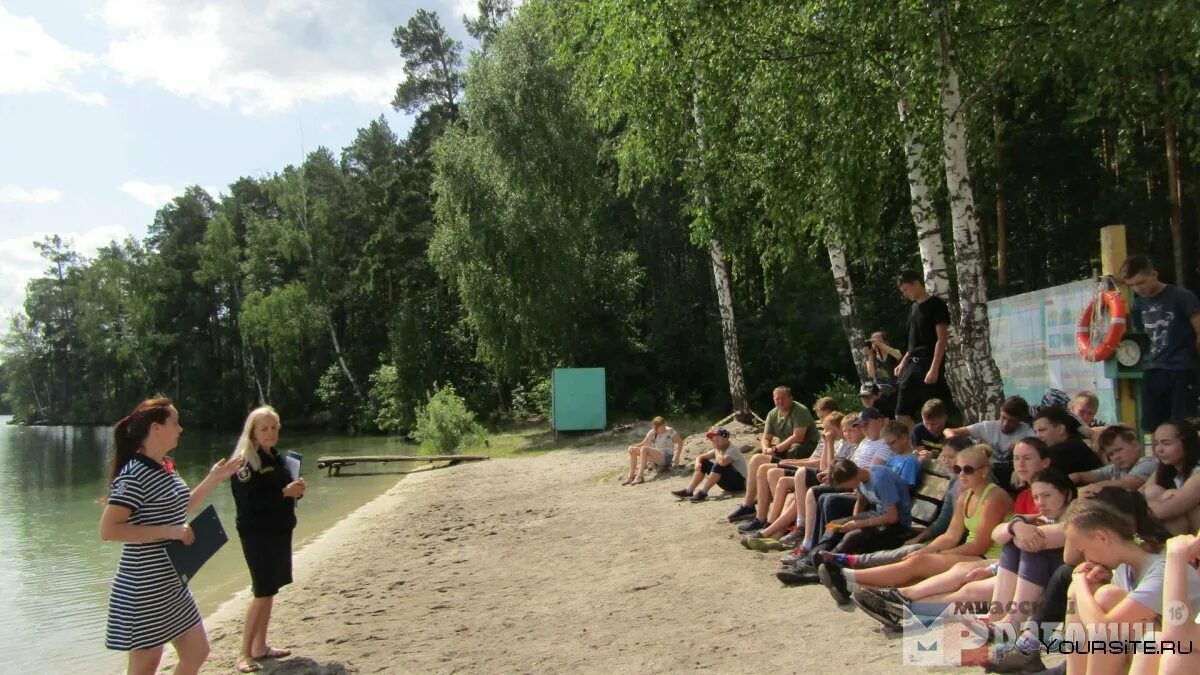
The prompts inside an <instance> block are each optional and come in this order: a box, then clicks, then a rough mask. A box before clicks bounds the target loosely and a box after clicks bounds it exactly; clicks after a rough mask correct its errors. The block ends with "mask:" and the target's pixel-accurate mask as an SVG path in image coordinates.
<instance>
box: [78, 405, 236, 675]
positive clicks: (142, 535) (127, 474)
mask: <svg viewBox="0 0 1200 675" xmlns="http://www.w3.org/2000/svg"><path fill="white" fill-rule="evenodd" d="M182 432H183V427H181V426H179V412H178V411H176V410H175V406H173V405H171V401H170V400H168V399H165V398H157V399H150V400H148V401H142V403H140V404H139V405H138V407H137V408H135V409H134V410H133V412H131V413H129V415H127V416H126V417H125V418H123V419H122V420H121V421H120V422H117V424H116V428H114V429H113V445H114V450H113V463H112V474H111V479H110V485H109V491H108V498H107V500H106V504H107V505H106V506H105V507H104V515H102V516H101V517H100V538H101V539H103V540H104V541H119V542H122V543H123V544H124V546H123V547H122V548H121V562H120V563H118V565H117V575H116V577H115V578H114V579H113V582H112V591H111V594H110V595H109V601H108V628H107V630H106V631H105V638H104V644H105V646H107V647H108V648H109V649H117V650H121V651H125V652H129V668H128V672H129V673H131V675H142V674H147V675H152V674H153V673H156V672H158V663H159V661H160V660H161V659H162V653H163V645H165V644H166V643H168V642H170V643H171V644H172V645H174V647H175V651H176V652H178V654H179V664H178V665H177V666H176V667H175V672H176V673H178V674H189V673H197V672H199V671H200V666H202V665H203V664H204V661H205V659H207V658H208V637H207V636H206V635H205V633H204V624H202V623H201V622H200V612H198V611H197V610H196V601H195V600H193V599H192V592H191V591H190V590H188V587H187V585H186V584H184V583H183V582H182V581H181V580H180V579H179V575H178V574H177V573H176V572H175V568H174V566H173V565H171V559H170V558H169V557H167V544H168V543H170V542H171V541H172V540H177V541H182V542H183V543H185V544H191V543H192V542H193V541H194V540H195V535H194V534H193V533H192V529H191V528H190V527H188V526H187V524H186V523H187V514H188V512H189V511H194V510H196V509H197V508H198V507H199V506H200V505H201V504H203V503H204V501H205V500H206V499H207V498H208V495H209V493H210V492H212V490H213V488H214V487H216V486H217V483H220V482H221V481H223V480H225V479H227V478H229V476H230V475H232V474H233V472H235V471H237V470H238V469H239V468H241V465H242V461H241V460H240V459H237V458H234V459H232V460H224V459H222V460H221V461H219V462H217V463H216V464H215V465H213V468H212V470H211V471H209V473H208V477H207V478H205V479H204V480H203V481H201V482H200V484H199V485H197V486H196V487H195V488H194V489H191V490H189V489H188V486H187V483H184V482H183V479H182V478H180V477H179V474H178V473H176V472H175V467H174V465H173V464H172V463H171V460H170V458H168V457H167V453H169V452H171V451H172V450H174V449H175V445H176V444H177V443H178V442H179V434H181V433H182Z"/></svg>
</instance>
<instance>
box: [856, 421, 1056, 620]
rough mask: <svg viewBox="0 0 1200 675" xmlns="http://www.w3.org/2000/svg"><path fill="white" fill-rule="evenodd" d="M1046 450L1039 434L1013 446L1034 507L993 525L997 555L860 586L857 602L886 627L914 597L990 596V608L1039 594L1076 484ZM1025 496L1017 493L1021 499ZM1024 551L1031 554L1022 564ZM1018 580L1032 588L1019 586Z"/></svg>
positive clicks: (976, 598)
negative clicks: (886, 584) (911, 580)
mask: <svg viewBox="0 0 1200 675" xmlns="http://www.w3.org/2000/svg"><path fill="white" fill-rule="evenodd" d="M1045 449H1046V446H1045V445H1043V444H1041V443H1040V442H1039V441H1037V439H1025V440H1023V441H1021V442H1019V443H1017V445H1016V446H1015V447H1014V448H1013V475H1014V476H1017V477H1018V478H1019V480H1020V481H1021V484H1022V485H1027V486H1029V487H1026V488H1025V490H1024V491H1023V492H1022V493H1021V497H1025V496H1028V502H1029V504H1030V507H1029V508H1028V509H1026V510H1024V511H1022V510H1021V509H1018V510H1017V515H1016V516H1015V517H1014V518H1013V519H1012V520H1010V521H1007V522H1003V523H1001V524H999V525H997V526H996V528H995V529H993V530H992V539H993V540H994V541H995V542H997V543H999V544H1001V545H1002V546H1003V548H1002V549H1001V551H1000V556H999V559H998V560H994V559H993V560H984V561H978V560H972V561H968V562H960V563H958V564H956V565H954V566H953V567H951V568H950V569H949V570H947V571H945V572H943V573H941V574H938V575H935V576H932V577H930V578H928V579H925V580H923V581H920V582H917V583H916V584H913V585H911V586H907V587H904V588H885V589H882V590H871V589H861V590H860V591H858V592H856V593H855V594H854V597H853V600H854V603H855V604H857V605H858V606H859V607H860V608H862V609H863V611H864V612H866V613H867V614H870V615H871V616H872V617H874V618H875V619H876V620H878V621H880V622H881V623H883V624H884V625H885V626H890V627H899V621H900V619H901V618H902V616H903V608H904V607H905V606H911V605H912V603H916V602H922V601H926V602H935V601H936V602H945V603H957V602H985V601H989V600H991V601H992V604H991V606H992V607H997V606H999V607H1008V605H1009V603H1010V602H1013V603H1014V604H1015V606H1017V607H1021V606H1022V605H1019V604H1017V603H1020V602H1022V601H1025V600H1031V599H1034V598H1036V597H1037V592H1040V588H1041V587H1043V586H1045V583H1046V579H1048V578H1049V576H1050V574H1053V572H1054V571H1055V570H1056V569H1057V568H1058V566H1059V565H1061V564H1062V547H1063V539H1064V537H1063V534H1062V526H1061V525H1052V524H1051V523H1053V522H1054V521H1055V520H1057V519H1058V518H1060V517H1061V516H1062V513H1063V511H1064V510H1065V509H1066V507H1067V504H1068V503H1069V502H1070V501H1071V500H1072V499H1074V497H1075V486H1074V484H1072V483H1071V481H1070V480H1069V479H1068V478H1067V477H1066V476H1065V475H1063V474H1062V472H1060V471H1057V470H1055V469H1050V468H1047V467H1048V466H1049V463H1050V460H1049V458H1048V457H1047V456H1045V455H1043V454H1040V453H1043V452H1044V451H1045ZM1035 471H1036V473H1034V472H1035ZM1055 494H1057V495H1061V499H1056V498H1055V497H1054V495H1055ZM1022 501H1023V500H1022V499H1021V498H1020V497H1019V498H1018V500H1017V503H1018V504H1020V503H1022ZM1054 528H1057V531H1055V529H1054ZM1026 551H1028V552H1029V556H1030V558H1029V560H1026V561H1025V562H1024V563H1022V560H1024V558H1022V556H1023V555H1024V554H1025V553H1026ZM1043 556H1044V559H1042V558H1043ZM1055 556H1057V560H1056V559H1055ZM1038 562H1041V563H1044V564H1043V565H1041V566H1040V567H1041V568H1044V573H1043V572H1041V571H1035V567H1036V566H1038V565H1037V563H1038ZM1022 565H1024V567H1022ZM1018 579H1019V580H1021V581H1025V582H1026V584H1025V585H1027V586H1029V588H1022V589H1017V588H1016V586H1017V585H1018V583H1019V581H1018ZM1033 582H1040V583H1033ZM1035 587H1036V589H1037V590H1036V591H1035ZM997 603H999V604H997ZM1024 606H1025V607H1028V604H1027V605H1024ZM997 618H999V615H997Z"/></svg>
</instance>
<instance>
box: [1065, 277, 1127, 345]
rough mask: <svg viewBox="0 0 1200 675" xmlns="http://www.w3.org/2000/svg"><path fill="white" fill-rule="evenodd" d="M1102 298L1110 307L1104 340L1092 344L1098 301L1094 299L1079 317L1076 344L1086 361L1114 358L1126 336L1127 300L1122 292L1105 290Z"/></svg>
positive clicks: (1105, 304)
mask: <svg viewBox="0 0 1200 675" xmlns="http://www.w3.org/2000/svg"><path fill="white" fill-rule="evenodd" d="M1100 299H1101V300H1102V301H1103V302H1104V306H1105V308H1107V309H1108V316H1109V324H1108V332H1106V333H1105V334H1104V340H1103V341H1101V342H1100V344H1099V345H1092V312H1094V311H1095V309H1096V301H1095V300H1092V301H1091V302H1089V303H1088V304H1087V307H1085V308H1084V310H1083V316H1081V317H1079V325H1078V326H1077V330H1076V332H1075V345H1076V347H1077V348H1078V349H1079V355H1080V356H1082V357H1083V358H1084V360H1086V361H1093V362H1094V361H1107V360H1108V359H1110V358H1112V355H1113V354H1115V353H1116V352H1117V345H1119V344H1121V338H1123V337H1125V318H1126V316H1127V314H1126V312H1125V300H1124V299H1122V298H1121V293H1120V292H1118V291H1104V292H1103V293H1101V294H1100Z"/></svg>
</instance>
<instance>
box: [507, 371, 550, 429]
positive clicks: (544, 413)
mask: <svg viewBox="0 0 1200 675" xmlns="http://www.w3.org/2000/svg"><path fill="white" fill-rule="evenodd" d="M552 391H553V386H552V385H551V383H550V378H548V377H539V378H536V379H534V381H533V383H532V385H531V386H530V387H529V388H528V389H526V388H525V386H524V385H520V384H519V385H517V386H516V388H515V389H513V393H512V410H513V416H514V417H515V418H516V419H517V420H518V421H524V420H530V419H539V420H544V421H546V422H549V423H553V422H554V419H553V416H552V415H551V413H552V406H551V400H550V398H551V394H552Z"/></svg>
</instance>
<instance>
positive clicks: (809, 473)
mask: <svg viewBox="0 0 1200 675" xmlns="http://www.w3.org/2000/svg"><path fill="white" fill-rule="evenodd" d="M817 473H818V471H817V470H816V469H814V468H813V467H811V466H806V467H804V488H805V489H808V488H812V487H816V486H818V485H820V484H821V481H820V480H819V479H818V478H817ZM800 499H804V495H800Z"/></svg>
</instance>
